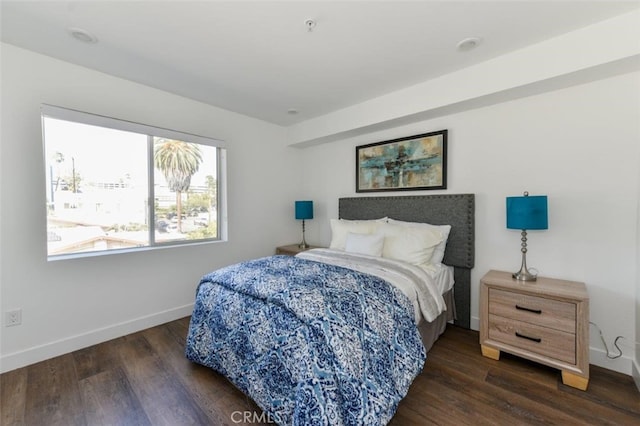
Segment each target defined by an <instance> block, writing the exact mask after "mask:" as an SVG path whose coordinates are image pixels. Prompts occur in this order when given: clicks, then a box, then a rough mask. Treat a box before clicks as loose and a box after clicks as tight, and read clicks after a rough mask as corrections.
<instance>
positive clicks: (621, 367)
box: [589, 348, 633, 376]
mask: <svg viewBox="0 0 640 426" xmlns="http://www.w3.org/2000/svg"><path fill="white" fill-rule="evenodd" d="M589 364H593V365H597V366H598V367H602V368H606V369H608V370H613V371H617V372H618V373H622V374H626V375H627V376H631V370H632V364H633V360H632V359H631V358H629V357H628V356H625V355H622V356H621V357H620V358H616V359H610V358H608V357H607V352H606V351H605V350H603V349H598V348H589Z"/></svg>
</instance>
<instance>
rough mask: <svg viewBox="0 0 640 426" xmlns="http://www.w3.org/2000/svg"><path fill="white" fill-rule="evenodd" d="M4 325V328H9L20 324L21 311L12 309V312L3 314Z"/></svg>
mask: <svg viewBox="0 0 640 426" xmlns="http://www.w3.org/2000/svg"><path fill="white" fill-rule="evenodd" d="M4 315H5V316H4V324H5V327H11V326H14V325H20V324H22V309H14V310H12V311H7V312H6V313H5V314H4Z"/></svg>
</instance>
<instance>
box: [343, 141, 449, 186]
mask: <svg viewBox="0 0 640 426" xmlns="http://www.w3.org/2000/svg"><path fill="white" fill-rule="evenodd" d="M425 189H447V130H439V131H437V132H431V133H424V134H421V135H415V136H407V137H404V138H399V139H393V140H388V141H383V142H376V143H371V144H368V145H361V146H357V147H356V192H376V191H417V190H425Z"/></svg>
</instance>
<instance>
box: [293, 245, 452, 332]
mask: <svg viewBox="0 0 640 426" xmlns="http://www.w3.org/2000/svg"><path fill="white" fill-rule="evenodd" d="M297 256H298V257H301V258H304V259H308V260H314V261H317V262H323V263H329V264H333V265H337V266H342V267H346V268H349V269H353V270H356V271H360V272H364V273H368V274H371V275H375V276H378V277H380V278H382V279H384V280H385V281H387V282H389V283H391V284H392V285H394V286H396V287H397V288H398V289H400V290H401V291H402V292H403V293H404V294H405V295H406V296H407V297H408V298H409V300H410V301H411V303H412V304H413V308H414V318H415V321H416V324H418V323H420V321H421V320H422V319H423V318H424V319H425V320H426V321H429V322H430V321H433V320H434V319H435V318H436V317H437V316H438V315H440V314H441V313H442V312H444V311H446V309H447V308H446V304H445V302H444V298H443V297H442V295H443V294H444V293H446V292H447V291H449V290H450V289H451V288H452V287H453V268H452V267H450V266H447V265H442V264H439V265H430V266H429V267H425V268H419V267H417V266H414V265H410V264H408V263H406V262H400V261H397V260H393V259H386V258H381V257H376V256H368V255H362V254H355V253H347V252H345V251H342V250H333V249H313V250H307V251H305V252H302V253H299V254H298V255H297Z"/></svg>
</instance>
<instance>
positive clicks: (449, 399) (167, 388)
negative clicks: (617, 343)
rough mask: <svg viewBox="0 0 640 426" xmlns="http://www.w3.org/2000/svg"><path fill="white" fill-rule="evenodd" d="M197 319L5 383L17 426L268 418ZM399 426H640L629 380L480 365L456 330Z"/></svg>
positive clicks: (6, 411)
mask: <svg viewBox="0 0 640 426" xmlns="http://www.w3.org/2000/svg"><path fill="white" fill-rule="evenodd" d="M188 325H189V318H183V319H180V320H177V321H173V322H170V323H167V324H164V325H161V326H158V327H154V328H151V329H148V330H144V331H141V332H139V333H135V334H131V335H129V336H125V337H121V338H118V339H115V340H112V341H109V342H106V343H102V344H99V345H96V346H91V347H89V348H86V349H82V350H79V351H76V352H73V353H71V354H67V355H63V356H60V357H57V358H54V359H51V360H47V361H43V362H40V363H38V364H34V365H31V366H28V367H25V368H21V369H18V370H14V371H10V372H7V373H5V374H2V375H0V387H1V397H2V400H1V406H0V409H1V416H0V421H1V424H2V425H3V426H9V425H46V426H52V425H64V426H69V425H89V426H93V425H169V426H181V425H238V424H268V423H269V419H268V418H267V417H266V416H264V415H262V412H261V410H260V409H259V408H258V407H257V406H256V405H255V403H253V402H252V401H251V400H250V399H248V398H247V397H246V396H244V395H243V394H242V393H241V392H239V391H238V390H237V389H236V388H235V387H234V386H233V385H231V384H230V383H229V382H228V381H227V380H226V379H225V378H224V377H222V376H220V375H219V374H217V373H215V372H214V371H212V370H210V369H208V368H206V367H202V366H199V365H196V364H193V363H191V362H189V361H188V360H187V359H186V358H185V357H184V342H185V336H186V333H187V328H188ZM390 424H391V425H395V426H405V425H456V426H459V425H640V394H639V393H638V390H637V389H636V387H635V385H634V383H633V380H632V379H631V377H629V376H625V375H623V374H619V373H616V372H612V371H610V370H605V369H602V368H599V367H595V366H591V380H590V382H589V388H588V390H587V392H582V391H579V390H576V389H573V388H570V387H567V386H564V385H563V384H562V382H561V380H560V372H559V371H558V370H554V369H552V368H548V367H545V366H540V365H538V364H535V363H533V362H529V361H526V360H523V359H520V358H517V357H513V356H510V355H507V354H504V353H503V354H502V356H501V359H500V361H493V360H490V359H487V358H484V357H482V355H481V354H480V346H479V344H478V333H477V332H475V331H471V330H465V329H461V328H459V327H455V326H449V328H448V329H447V331H446V332H445V333H444V335H443V336H442V337H441V338H440V340H438V342H436V344H435V346H434V347H433V348H432V350H431V351H430V352H429V355H428V359H427V362H426V365H425V368H424V370H423V371H422V373H421V374H420V375H419V376H418V377H417V378H416V380H415V381H414V383H413V385H412V386H411V388H410V389H409V393H408V394H407V396H406V398H405V399H404V400H403V401H402V402H401V403H400V406H399V407H398V411H397V413H396V415H395V417H394V418H393V419H392V421H391V423H390Z"/></svg>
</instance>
